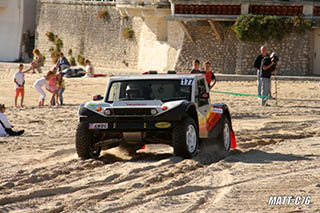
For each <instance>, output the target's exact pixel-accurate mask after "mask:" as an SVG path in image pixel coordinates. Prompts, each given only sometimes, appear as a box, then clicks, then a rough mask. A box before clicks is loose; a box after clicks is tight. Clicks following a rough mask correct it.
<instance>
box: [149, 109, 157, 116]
mask: <svg viewBox="0 0 320 213" xmlns="http://www.w3.org/2000/svg"><path fill="white" fill-rule="evenodd" d="M150 113H151V115H156V114H157V113H158V110H156V109H151V110H150Z"/></svg>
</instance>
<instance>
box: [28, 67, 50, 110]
mask: <svg viewBox="0 0 320 213" xmlns="http://www.w3.org/2000/svg"><path fill="white" fill-rule="evenodd" d="M53 75H54V73H53V72H52V71H49V72H48V73H47V75H46V76H43V77H42V78H40V79H38V80H37V81H36V82H35V83H34V84H33V87H34V88H35V89H36V90H37V91H38V92H39V93H40V99H39V107H41V106H44V100H45V98H46V93H45V92H44V91H43V89H42V88H41V87H43V86H45V88H46V90H48V91H49V92H51V91H50V90H49V89H48V88H49V84H48V80H49V78H50V77H51V76H53Z"/></svg>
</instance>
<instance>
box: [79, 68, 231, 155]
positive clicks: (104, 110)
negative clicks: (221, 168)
mask: <svg viewBox="0 0 320 213" xmlns="http://www.w3.org/2000/svg"><path fill="white" fill-rule="evenodd" d="M100 97H101V99H100V100H99V101H91V102H87V103H84V104H81V105H80V108H79V116H80V122H79V124H78V128H77V132H76V141H75V142H76V150H77V153H78V156H79V157H80V158H82V159H88V158H95V157H98V156H99V155H100V152H101V149H109V148H113V147H116V146H123V147H128V148H129V149H131V151H132V150H133V151H136V150H138V149H140V148H142V147H143V146H144V145H145V144H157V143H158V144H159V143H161V144H168V145H171V146H172V147H173V149H174V153H175V155H178V156H182V157H184V158H190V157H193V156H194V155H195V154H196V153H197V150H198V147H199V145H200V143H202V142H206V143H210V142H211V141H213V140H214V141H216V142H217V141H218V144H220V146H221V147H222V148H223V149H224V150H226V151H229V150H230V148H235V147H236V141H235V136H234V133H233V130H232V125H231V116H230V112H229V109H228V107H227V106H226V105H225V104H211V103H210V93H209V88H208V85H207V83H206V80H205V76H204V75H202V74H147V75H131V76H117V77H111V78H110V79H109V83H108V85H107V89H106V92H105V96H104V97H102V96H100ZM97 99H99V98H96V99H95V100H97Z"/></svg>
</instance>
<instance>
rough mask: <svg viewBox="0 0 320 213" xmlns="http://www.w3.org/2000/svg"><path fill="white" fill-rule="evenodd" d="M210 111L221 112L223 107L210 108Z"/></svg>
mask: <svg viewBox="0 0 320 213" xmlns="http://www.w3.org/2000/svg"><path fill="white" fill-rule="evenodd" d="M211 112H215V113H219V114H222V113H223V109H221V108H212V109H211Z"/></svg>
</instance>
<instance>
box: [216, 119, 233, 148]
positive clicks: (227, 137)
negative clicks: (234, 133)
mask: <svg viewBox="0 0 320 213" xmlns="http://www.w3.org/2000/svg"><path fill="white" fill-rule="evenodd" d="M218 140H219V146H220V147H221V148H223V149H224V150H225V151H229V150H230V145H231V125H230V121H229V119H228V118H226V117H225V118H224V121H223V123H222V128H221V132H220V135H219V138H218Z"/></svg>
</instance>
